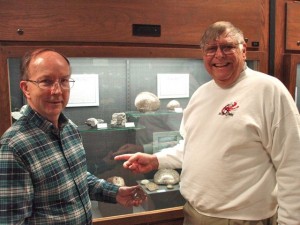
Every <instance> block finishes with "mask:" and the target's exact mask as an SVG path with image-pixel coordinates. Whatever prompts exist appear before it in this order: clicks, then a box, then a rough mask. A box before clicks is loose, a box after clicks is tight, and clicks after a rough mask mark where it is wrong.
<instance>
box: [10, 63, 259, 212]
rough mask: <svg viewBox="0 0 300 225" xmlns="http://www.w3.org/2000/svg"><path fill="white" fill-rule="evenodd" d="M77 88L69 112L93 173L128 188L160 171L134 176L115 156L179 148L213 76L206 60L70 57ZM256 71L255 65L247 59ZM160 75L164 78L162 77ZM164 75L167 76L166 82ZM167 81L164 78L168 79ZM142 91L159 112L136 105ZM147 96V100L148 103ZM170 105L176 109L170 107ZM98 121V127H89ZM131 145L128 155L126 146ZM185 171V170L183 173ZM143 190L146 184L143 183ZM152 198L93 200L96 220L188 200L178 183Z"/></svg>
mask: <svg viewBox="0 0 300 225" xmlns="http://www.w3.org/2000/svg"><path fill="white" fill-rule="evenodd" d="M69 60H70V63H71V67H72V77H73V79H74V80H75V85H74V87H73V88H72V89H71V96H70V103H71V104H69V105H68V106H67V107H66V109H65V111H64V113H65V115H67V117H69V118H70V119H71V120H72V121H73V122H74V123H75V124H77V126H78V129H79V131H80V132H81V135H82V139H83V145H84V148H85V150H86V157H87V163H88V170H89V172H91V173H93V174H94V175H96V176H98V177H99V178H104V179H111V178H112V177H121V178H123V179H124V181H125V184H126V185H136V184H140V185H142V184H141V183H140V181H141V180H145V179H147V180H150V181H152V179H153V176H154V174H155V173H156V171H153V172H150V173H148V174H133V173H131V172H130V171H128V170H125V169H124V168H123V166H122V162H117V161H114V159H113V157H114V156H115V155H117V154H121V153H127V152H128V153H134V152H147V153H150V154H153V153H155V152H158V151H160V150H161V149H164V148H167V147H172V146H174V145H176V144H177V143H178V142H179V141H180V140H181V139H182V137H181V136H180V134H179V126H180V122H181V118H182V111H183V109H184V108H185V107H186V105H187V103H188V101H189V99H190V97H191V95H192V94H193V93H194V91H195V90H196V89H197V88H198V87H199V86H200V85H202V84H203V83H205V82H207V81H209V80H210V79H211V78H210V76H209V75H208V74H207V72H206V70H205V68H204V65H203V62H202V60H199V59H181V58H144V59H141V58H96V57H94V58H93V57H91V58H88V57H84V58H83V57H82V58H74V57H70V58H69ZM248 65H249V66H250V67H252V68H255V65H256V63H255V61H248ZM19 66H20V59H19V58H10V59H9V72H10V90H11V93H10V94H11V111H12V112H14V111H18V110H19V109H20V108H21V107H22V106H23V105H24V104H26V101H25V99H24V98H23V97H22V93H21V91H20V89H19V81H18V79H19ZM158 74H159V76H158ZM161 77H163V79H162V80H159V79H161ZM164 79H165V80H164ZM142 92H148V93H152V94H154V95H155V96H156V97H157V98H158V101H159V107H158V108H157V109H155V110H150V111H146V112H144V111H141V110H140V109H138V108H137V107H136V99H137V96H138V95H139V94H140V93H142ZM147 97H148V96H146V100H147ZM170 101H176V102H177V105H176V107H173V108H168V107H167V106H168V103H170ZM115 113H122V114H123V115H125V118H123V119H125V123H124V124H122V125H120V126H113V124H112V121H113V115H114V114H115ZM88 119H94V120H93V121H94V122H95V121H96V122H95V123H94V124H90V123H88V122H87V121H88ZM125 145H127V149H126V151H124V150H122V151H121V149H122V147H124V146H125ZM178 172H179V173H180V170H178ZM142 186H143V185H142ZM143 188H144V190H145V192H147V194H148V200H147V201H146V202H145V203H144V204H143V205H141V206H139V207H133V208H124V207H122V206H119V205H116V204H109V203H103V202H93V216H94V218H100V217H107V216H115V215H122V214H129V213H135V212H141V211H149V210H155V209H164V208H170V207H175V206H182V205H183V204H184V199H183V197H182V196H181V195H180V192H179V184H176V185H175V186H174V187H173V188H172V189H168V188H167V187H166V185H159V188H158V190H155V191H150V190H147V188H145V187H143Z"/></svg>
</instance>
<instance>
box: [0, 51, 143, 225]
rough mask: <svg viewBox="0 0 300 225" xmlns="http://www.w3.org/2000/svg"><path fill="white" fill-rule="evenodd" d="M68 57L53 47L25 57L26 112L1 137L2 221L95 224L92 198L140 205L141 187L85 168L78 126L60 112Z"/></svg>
mask: <svg viewBox="0 0 300 225" xmlns="http://www.w3.org/2000/svg"><path fill="white" fill-rule="evenodd" d="M70 76H71V69H70V63H69V61H68V59H67V58H66V57H64V56H63V55H61V54H60V53H58V52H56V51H54V50H50V49H38V50H35V51H33V52H29V53H28V54H26V55H25V56H24V57H23V60H22V65H21V82H20V87H21V89H22V91H23V94H24V96H25V97H26V100H27V102H28V106H27V107H26V109H25V110H24V112H23V116H22V117H21V118H20V119H19V120H17V121H16V122H15V123H14V124H13V125H12V127H11V128H9V129H8V130H7V131H6V132H5V133H4V135H3V136H2V138H1V140H0V224H40V225H46V224H53V225H59V224H74V225H77V224H78V225H79V224H80V225H81V224H91V223H92V213H91V201H90V199H92V200H98V201H104V202H111V203H120V204H121V205H124V206H137V205H139V204H141V203H142V201H143V200H145V196H144V195H142V193H141V191H140V189H139V187H137V186H133V187H126V186H125V187H118V186H116V185H113V184H111V183H108V182H107V181H105V180H103V179H98V178H97V177H95V176H93V175H92V174H90V173H88V172H87V165H86V158H85V152H84V148H83V145H82V142H81V136H80V134H79V131H78V130H77V129H76V126H75V125H74V124H73V123H72V122H71V121H70V120H69V119H68V118H66V117H65V116H64V115H63V114H62V110H63V109H64V108H65V107H66V105H67V103H68V100H69V96H70V88H71V87H72V86H73V84H74V80H72V78H70Z"/></svg>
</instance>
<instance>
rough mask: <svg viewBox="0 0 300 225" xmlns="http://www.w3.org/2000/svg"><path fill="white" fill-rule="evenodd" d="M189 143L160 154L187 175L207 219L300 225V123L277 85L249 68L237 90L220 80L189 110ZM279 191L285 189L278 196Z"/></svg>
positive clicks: (184, 183) (185, 188)
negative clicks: (275, 219)
mask: <svg viewBox="0 0 300 225" xmlns="http://www.w3.org/2000/svg"><path fill="white" fill-rule="evenodd" d="M181 134H182V136H183V137H184V142H181V143H180V144H179V145H178V146H176V147H174V148H170V149H166V150H164V151H162V152H160V153H157V154H156V155H157V157H158V160H159V165H160V168H166V167H168V168H182V173H181V182H180V187H181V193H182V195H183V196H184V198H185V199H186V200H187V201H189V202H190V203H191V205H192V206H193V207H194V208H195V209H196V210H197V211H198V212H200V213H202V214H204V215H208V216H213V217H220V218H228V219H239V220H260V219H265V218H268V217H271V216H272V215H274V214H275V212H276V209H277V204H278V205H279V209H278V214H279V216H278V223H279V224H281V225H300V117H299V112H298V109H297V107H296V105H295V102H294V100H293V99H292V97H291V96H290V94H289V92H288V91H287V89H286V88H285V87H284V85H283V84H282V83H281V82H280V81H279V80H278V79H276V78H274V77H272V76H269V75H266V74H262V73H260V72H257V71H254V70H251V69H249V68H247V69H246V70H245V71H243V72H242V73H241V76H240V78H239V80H238V81H237V82H236V83H235V84H234V85H233V86H232V87H230V88H228V89H222V88H220V87H219V86H217V85H216V83H215V82H214V81H213V80H212V81H210V82H208V83H206V84H204V85H202V86H201V87H200V88H199V89H198V90H197V91H196V92H195V93H194V95H193V96H192V97H191V100H190V102H189V104H188V106H187V108H186V109H185V110H184V113H183V120H182V126H181ZM277 189H278V190H277Z"/></svg>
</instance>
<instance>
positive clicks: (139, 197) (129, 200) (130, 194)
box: [116, 186, 147, 207]
mask: <svg viewBox="0 0 300 225" xmlns="http://www.w3.org/2000/svg"><path fill="white" fill-rule="evenodd" d="M146 199H147V195H146V193H145V192H144V191H143V189H142V188H141V187H140V186H132V187H127V186H123V187H120V188H119V191H118V194H117V196H116V200H117V202H118V203H119V204H121V205H123V206H125V207H130V206H139V205H140V204H142V203H143V201H145V200H146Z"/></svg>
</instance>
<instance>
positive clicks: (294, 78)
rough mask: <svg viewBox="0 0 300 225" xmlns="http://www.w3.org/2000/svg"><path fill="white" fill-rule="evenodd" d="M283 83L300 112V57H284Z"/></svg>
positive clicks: (295, 55) (289, 55)
mask: <svg viewBox="0 0 300 225" xmlns="http://www.w3.org/2000/svg"><path fill="white" fill-rule="evenodd" d="M284 68H285V70H284V74H283V78H282V80H283V82H284V84H285V85H286V87H287V88H288V90H289V91H290V93H291V95H292V96H293V97H294V99H295V102H296V104H297V107H298V110H299V111H300V55H299V54H286V55H284Z"/></svg>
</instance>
